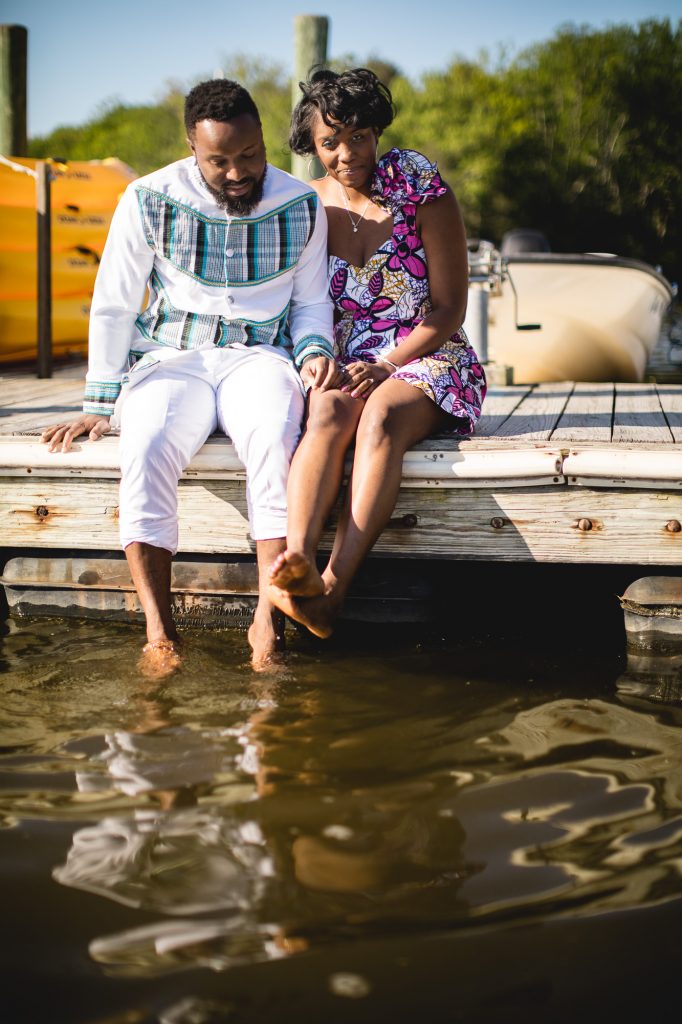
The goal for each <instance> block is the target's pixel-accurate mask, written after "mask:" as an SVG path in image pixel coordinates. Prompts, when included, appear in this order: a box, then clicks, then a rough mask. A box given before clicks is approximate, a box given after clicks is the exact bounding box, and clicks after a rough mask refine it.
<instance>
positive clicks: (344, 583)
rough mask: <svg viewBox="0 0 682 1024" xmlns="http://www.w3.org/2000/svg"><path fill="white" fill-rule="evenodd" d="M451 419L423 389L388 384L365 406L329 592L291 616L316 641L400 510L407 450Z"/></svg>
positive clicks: (299, 605) (328, 575) (300, 603)
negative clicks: (314, 635) (401, 484)
mask: <svg viewBox="0 0 682 1024" xmlns="http://www.w3.org/2000/svg"><path fill="white" fill-rule="evenodd" d="M448 420H449V417H447V416H446V414H445V413H443V412H442V411H441V410H440V409H439V408H438V407H437V406H436V405H435V404H434V403H433V402H432V401H431V400H430V399H429V398H427V396H426V395H425V394H424V393H423V392H422V391H420V390H419V389H418V388H415V387H412V385H410V384H407V383H406V382H405V381H391V380H387V381H385V382H384V383H383V384H382V385H381V387H380V388H377V390H376V391H375V392H373V394H372V395H370V397H369V399H368V400H367V402H366V404H365V408H364V410H363V413H362V417H361V419H360V423H359V425H358V429H357V434H356V439H355V459H354V462H353V473H352V477H351V483H350V495H349V506H348V512H347V515H344V516H343V517H342V519H341V521H340V522H339V526H338V529H337V534H336V539H335V543H334V547H333V550H332V554H331V557H330V559H329V564H328V565H327V568H326V569H325V570H324V572H323V573H322V581H323V584H324V592H323V593H322V594H320V595H318V596H311V597H309V598H308V599H299V600H297V601H296V602H294V604H293V607H292V608H291V610H290V611H288V612H287V614H289V615H291V617H292V618H294V619H296V621H298V622H301V623H302V624H303V625H304V626H306V627H307V628H308V629H309V630H310V631H311V632H312V633H315V634H316V635H317V636H323V637H324V636H329V634H330V633H331V632H332V628H333V623H334V620H335V619H336V617H337V615H338V613H339V611H340V610H341V606H342V604H343V601H344V598H345V596H346V593H347V591H348V587H349V586H350V584H351V581H352V580H353V577H354V576H355V573H356V572H357V570H358V569H359V567H360V565H361V564H362V561H363V560H364V558H365V556H366V555H367V553H368V552H369V551H370V549H371V548H372V546H373V544H374V543H375V541H376V539H377V538H378V536H379V534H380V533H381V531H382V530H383V529H384V527H385V525H386V523H387V522H388V520H389V519H390V517H391V514H392V512H393V509H394V508H395V503H396V499H397V497H398V490H399V488H400V481H401V478H402V462H403V455H404V454H405V452H406V450H407V449H408V448H410V447H411V446H412V445H414V444H416V443H417V442H418V441H421V440H423V439H424V438H425V437H428V436H429V434H432V433H435V432H436V431H437V430H442V429H443V428H444V427H445V426H446V425H447V423H448Z"/></svg>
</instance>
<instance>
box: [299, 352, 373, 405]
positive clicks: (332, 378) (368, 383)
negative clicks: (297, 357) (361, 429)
mask: <svg viewBox="0 0 682 1024" xmlns="http://www.w3.org/2000/svg"><path fill="white" fill-rule="evenodd" d="M390 376H391V370H390V369H389V367H388V366H386V364H385V363H363V362H355V363H349V364H348V366H346V367H345V368H343V367H340V366H338V364H337V363H336V362H335V361H334V360H333V359H329V358H327V356H312V357H311V358H310V359H306V361H305V362H304V364H303V366H302V368H301V379H302V380H303V383H304V384H305V385H306V387H310V388H315V389H319V390H320V391H331V390H333V389H334V388H338V389H339V390H340V391H345V392H346V393H347V394H350V396H351V397H352V398H368V397H369V396H370V395H371V393H372V392H373V391H374V390H375V388H377V387H378V386H379V384H381V383H382V382H383V381H385V380H386V378H387V377H390Z"/></svg>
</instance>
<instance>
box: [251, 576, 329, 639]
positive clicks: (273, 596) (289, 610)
mask: <svg viewBox="0 0 682 1024" xmlns="http://www.w3.org/2000/svg"><path fill="white" fill-rule="evenodd" d="M268 596H269V598H270V600H271V601H272V603H273V604H274V605H275V606H276V607H277V608H280V609H281V610H282V611H283V612H284V614H285V615H288V616H289V618H290V619H293V620H294V622H300V623H301V625H302V626H305V628H306V629H308V630H310V632H311V633H314V634H315V636H319V637H321V638H322V639H323V640H326V638H327V637H328V636H331V634H332V633H333V632H334V621H335V619H336V614H337V610H336V605H335V603H334V605H332V602H331V601H330V599H329V597H328V596H327V595H326V594H318V595H316V596H315V597H297V596H296V595H294V594H290V593H289V592H288V591H286V590H278V589H277V587H274V586H272V585H270V586H269V587H268Z"/></svg>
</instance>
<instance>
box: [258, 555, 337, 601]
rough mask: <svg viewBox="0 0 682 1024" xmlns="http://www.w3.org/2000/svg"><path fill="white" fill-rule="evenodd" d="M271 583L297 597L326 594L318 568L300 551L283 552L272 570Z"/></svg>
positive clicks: (273, 564)
mask: <svg viewBox="0 0 682 1024" xmlns="http://www.w3.org/2000/svg"><path fill="white" fill-rule="evenodd" d="M270 583H271V584H272V586H273V587H277V589H278V590H285V591H286V592H287V593H289V594H294V595H295V596H296V597H316V596H317V595H318V594H324V582H323V580H322V577H321V576H320V574H319V572H318V570H317V566H316V565H315V563H314V562H312V561H311V560H310V559H309V558H307V557H306V555H302V554H300V553H299V552H298V551H289V550H286V551H283V552H282V553H281V554H280V555H278V556H277V558H276V559H275V561H274V562H273V563H272V566H271V568H270Z"/></svg>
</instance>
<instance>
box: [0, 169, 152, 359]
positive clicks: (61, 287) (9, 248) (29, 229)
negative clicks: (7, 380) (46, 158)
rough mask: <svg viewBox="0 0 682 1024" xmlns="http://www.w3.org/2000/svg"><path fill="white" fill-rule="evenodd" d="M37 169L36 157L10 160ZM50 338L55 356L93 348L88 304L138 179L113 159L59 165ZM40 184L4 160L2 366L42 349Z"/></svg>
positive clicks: (0, 182) (0, 207)
mask: <svg viewBox="0 0 682 1024" xmlns="http://www.w3.org/2000/svg"><path fill="white" fill-rule="evenodd" d="M9 159H10V160H11V161H12V162H13V163H14V164H19V165H21V166H24V167H28V168H30V169H31V170H33V169H34V168H35V165H36V162H37V161H35V160H31V159H28V158H24V157H10V158H9ZM52 169H53V173H54V174H55V175H56V177H55V178H54V180H53V181H52V189H51V208H52V338H53V353H54V355H55V356H60V355H66V354H67V353H71V352H79V353H83V352H86V351H87V343H88V318H89V314H90V300H91V297H92V290H93V287H94V284H95V276H96V274H97V266H98V264H99V257H100V256H101V254H102V249H103V248H104V243H105V241H106V237H107V232H108V230H109V225H110V223H111V217H112V215H113V212H114V210H115V208H116V204H117V203H118V200H119V198H120V196H121V194H122V193H123V191H124V190H125V188H126V186H127V185H128V184H129V182H131V181H134V179H135V178H136V177H137V175H136V174H135V172H134V171H133V170H131V168H130V167H128V166H127V165H126V164H124V163H122V162H121V161H120V160H117V159H115V158H110V159H107V160H89V161H86V160H73V161H69V162H68V163H67V164H53V165H52ZM36 221H37V218H36V186H35V179H34V178H32V177H30V176H29V175H28V174H24V173H23V172H21V171H18V170H15V169H12V168H11V167H7V166H6V165H5V164H2V163H0V362H9V361H15V360H20V359H34V358H35V357H36V352H37V265H36V264H37V224H36Z"/></svg>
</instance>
